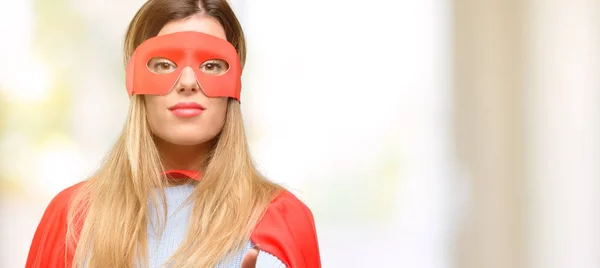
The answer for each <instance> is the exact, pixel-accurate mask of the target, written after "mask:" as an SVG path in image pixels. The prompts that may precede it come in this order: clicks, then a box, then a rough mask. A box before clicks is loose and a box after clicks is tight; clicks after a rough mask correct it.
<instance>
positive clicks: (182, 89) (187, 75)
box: [175, 66, 200, 94]
mask: <svg viewBox="0 0 600 268" xmlns="http://www.w3.org/2000/svg"><path fill="white" fill-rule="evenodd" d="M175 89H176V90H177V93H179V94H195V93H197V92H198V91H200V85H199V84H198V80H197V79H196V74H195V73H194V70H192V68H191V67H190V66H187V67H185V68H183V70H182V71H181V75H180V76H179V80H177V84H176V85H175Z"/></svg>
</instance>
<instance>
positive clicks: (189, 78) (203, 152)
mask: <svg viewBox="0 0 600 268" xmlns="http://www.w3.org/2000/svg"><path fill="white" fill-rule="evenodd" d="M245 56H246V50H245V43H244V34H243V32H242V29H241V26H240V24H239V22H238V20H237V18H236V16H235V15H234V13H233V11H232V10H231V8H230V6H229V5H228V3H227V2H226V1H225V0H200V1H197V0H149V1H147V2H146V3H145V4H144V5H143V6H142V7H141V9H140V10H139V11H138V12H137V14H136V15H135V17H134V18H133V20H132V21H131V23H130V25H129V28H128V31H127V35H126V38H125V60H126V62H127V68H126V77H127V79H126V80H127V81H126V88H127V91H128V93H129V96H130V99H131V102H130V107H129V116H128V118H127V122H126V124H125V126H124V130H123V132H122V134H121V136H120V137H119V139H118V141H117V143H116V145H115V146H114V148H113V149H112V151H111V152H110V154H109V155H108V156H107V158H106V161H105V162H104V163H103V165H102V166H101V167H100V169H99V170H98V171H97V173H96V174H95V175H94V176H92V177H91V178H89V179H87V180H85V181H83V182H80V183H78V184H76V185H74V186H71V187H69V188H67V189H65V190H63V191H62V192H60V193H59V194H58V195H57V196H56V197H55V198H54V199H53V200H52V201H51V203H50V204H49V206H48V208H47V209H46V212H45V213H44V215H43V217H42V220H41V222H40V224H39V226H38V228H37V231H36V233H35V236H34V238H33V242H32V245H31V248H30V252H29V257H28V259H27V264H26V267H27V268H34V267H35V268H38V267H40V268H41V267H43V268H47V267H89V268H99V267H101V268H105V267H194V268H197V267H236V268H238V267H244V268H246V267H259V268H261V267H262V268H267V267H293V268H303V267H307V268H318V267H320V266H321V264H320V256H319V248H318V243H317V237H316V231H315V225H314V220H313V217H312V214H311V212H310V210H309V209H308V208H307V207H306V206H305V205H304V204H303V203H302V202H301V201H299V200H298V199H297V198H296V197H294V195H292V194H291V193H290V192H288V191H286V190H284V189H283V188H282V187H280V186H278V185H276V184H274V183H272V182H270V181H268V180H267V179H265V178H264V177H262V176H261V175H260V174H259V173H258V171H257V170H256V168H255V167H254V165H253V163H252V160H251V158H250V154H249V152H248V146H247V143H246V137H245V134H244V128H243V123H242V116H241V113H240V90H241V79H240V78H241V72H242V68H243V65H244V62H245Z"/></svg>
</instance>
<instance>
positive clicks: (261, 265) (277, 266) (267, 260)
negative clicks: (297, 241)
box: [256, 250, 286, 268]
mask: <svg viewBox="0 0 600 268" xmlns="http://www.w3.org/2000/svg"><path fill="white" fill-rule="evenodd" d="M256 268H286V267H285V264H284V263H283V262H282V261H281V260H279V259H278V258H277V257H275V256H273V255H271V254H269V253H268V252H265V251H262V250H261V251H260V252H259V253H258V258H257V259H256Z"/></svg>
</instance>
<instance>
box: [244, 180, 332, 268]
mask: <svg viewBox="0 0 600 268" xmlns="http://www.w3.org/2000/svg"><path fill="white" fill-rule="evenodd" d="M250 239H251V240H252V242H253V243H254V244H257V245H259V246H260V249H261V250H263V251H265V252H268V253H270V254H272V255H273V256H275V257H277V258H278V259H279V260H281V261H282V262H283V263H284V264H285V265H286V266H287V267H290V268H320V267H321V258H320V253H319V245H318V243H317V232H316V230H315V222H314V219H313V215H312V213H311V211H310V209H308V207H307V206H306V205H305V204H304V203H302V201H300V200H298V198H296V197H295V196H294V195H293V194H292V193H290V192H288V191H283V192H282V193H281V194H279V195H278V196H277V197H276V198H275V199H274V200H273V202H271V204H270V205H269V206H268V207H267V211H266V212H265V214H264V216H263V217H262V219H261V220H260V221H259V223H258V224H257V225H256V227H255V229H254V231H253V232H252V235H251V236H250Z"/></svg>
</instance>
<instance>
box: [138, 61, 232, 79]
mask: <svg viewBox="0 0 600 268" xmlns="http://www.w3.org/2000/svg"><path fill="white" fill-rule="evenodd" d="M146 66H147V67H148V69H149V70H150V71H151V72H153V73H155V74H168V73H172V72H174V71H175V70H177V64H175V62H173V61H172V60H169V59H167V58H161V57H155V58H152V59H150V60H149V61H148V64H147V65H146ZM199 69H200V71H201V72H203V73H205V74H207V75H211V76H220V75H224V74H225V73H227V71H229V64H228V63H227V62H226V61H224V60H220V59H212V60H207V61H205V62H203V63H202V64H200V66H199Z"/></svg>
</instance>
